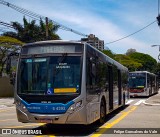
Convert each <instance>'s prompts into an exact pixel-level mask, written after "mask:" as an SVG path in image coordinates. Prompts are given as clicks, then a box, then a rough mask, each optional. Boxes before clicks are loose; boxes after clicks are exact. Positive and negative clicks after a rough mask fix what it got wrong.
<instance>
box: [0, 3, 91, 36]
mask: <svg viewBox="0 0 160 137" xmlns="http://www.w3.org/2000/svg"><path fill="white" fill-rule="evenodd" d="M0 4H3V5H5V6H7V7H10V8H12V9H14V10H16V11H18V12H20V13H22V14H23V15H26V16H29V17H31V18H33V19H34V20H40V19H44V20H45V18H46V17H44V16H42V15H39V14H37V13H34V12H31V11H29V10H26V9H24V8H21V7H18V6H16V5H14V4H11V3H9V2H6V1H4V0H0ZM49 21H52V22H53V23H54V24H55V25H57V26H59V28H60V29H62V30H66V31H70V32H73V33H75V34H77V35H81V36H84V37H88V35H86V34H84V33H81V32H78V31H76V30H74V29H71V28H69V27H66V26H64V25H62V24H60V23H58V22H56V21H54V20H52V19H49Z"/></svg>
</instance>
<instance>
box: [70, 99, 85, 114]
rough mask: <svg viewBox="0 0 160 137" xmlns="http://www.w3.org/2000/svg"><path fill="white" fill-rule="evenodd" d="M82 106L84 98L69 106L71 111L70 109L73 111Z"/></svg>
mask: <svg viewBox="0 0 160 137" xmlns="http://www.w3.org/2000/svg"><path fill="white" fill-rule="evenodd" d="M80 107H82V100H81V101H78V102H77V103H75V104H73V105H71V106H70V107H69V111H70V112H73V111H75V110H77V109H78V108H80Z"/></svg>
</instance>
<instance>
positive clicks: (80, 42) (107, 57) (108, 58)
mask: <svg viewBox="0 0 160 137" xmlns="http://www.w3.org/2000/svg"><path fill="white" fill-rule="evenodd" d="M49 43H55V44H56V43H57V44H60V43H61V44H63V43H68V44H69V43H70V44H87V45H89V46H90V47H91V48H93V49H94V50H95V51H96V52H97V53H99V54H101V55H102V56H103V57H105V59H106V60H107V61H108V62H109V63H111V64H112V65H115V66H117V67H118V68H119V69H125V70H126V71H128V68H127V67H125V66H123V65H122V64H120V63H119V62H117V61H115V60H114V59H112V58H110V57H109V56H107V55H106V54H104V53H103V52H101V51H99V50H98V49H97V48H95V47H93V46H91V45H90V44H88V43H87V42H83V41H76V40H47V41H38V42H33V43H27V44H25V45H24V46H23V47H26V46H31V45H39V44H49ZM23 47H22V48H23Z"/></svg>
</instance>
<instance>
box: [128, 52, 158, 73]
mask: <svg viewBox="0 0 160 137" xmlns="http://www.w3.org/2000/svg"><path fill="white" fill-rule="evenodd" d="M129 57H130V58H131V59H133V60H134V61H136V62H138V63H141V64H142V67H140V68H139V70H143V71H145V70H146V71H150V72H154V68H156V66H157V61H156V60H155V59H154V58H152V57H151V56H150V55H148V54H144V53H139V52H135V53H132V54H129Z"/></svg>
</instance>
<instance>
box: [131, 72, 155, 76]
mask: <svg viewBox="0 0 160 137" xmlns="http://www.w3.org/2000/svg"><path fill="white" fill-rule="evenodd" d="M129 73H147V74H151V75H155V74H154V73H151V72H149V71H133V72H129Z"/></svg>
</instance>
